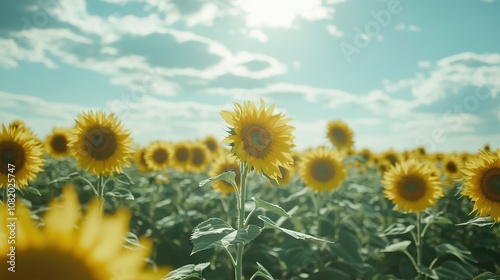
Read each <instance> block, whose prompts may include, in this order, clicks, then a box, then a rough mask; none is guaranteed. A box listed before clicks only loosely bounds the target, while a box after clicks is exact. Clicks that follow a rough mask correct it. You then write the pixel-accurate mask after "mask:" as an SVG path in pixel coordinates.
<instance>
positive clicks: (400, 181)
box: [382, 160, 444, 213]
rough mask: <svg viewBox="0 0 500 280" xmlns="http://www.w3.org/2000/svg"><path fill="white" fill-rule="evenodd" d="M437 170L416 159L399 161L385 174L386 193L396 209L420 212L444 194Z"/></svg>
mask: <svg viewBox="0 0 500 280" xmlns="http://www.w3.org/2000/svg"><path fill="white" fill-rule="evenodd" d="M435 172H436V171H435V168H434V167H433V166H431V165H429V164H426V163H422V162H418V161H416V160H409V161H405V162H402V163H397V164H396V165H395V166H393V167H391V169H390V170H388V171H387V172H385V174H384V178H383V180H382V183H383V184H384V186H385V189H384V195H385V197H386V198H387V199H389V200H391V201H392V202H394V204H396V209H402V210H404V211H406V212H414V213H420V211H422V210H424V209H427V208H428V207H430V206H432V205H434V204H436V202H437V201H438V200H439V199H440V198H441V197H442V196H443V195H444V193H443V189H442V188H441V186H440V185H439V179H438V178H437V176H436V175H435Z"/></svg>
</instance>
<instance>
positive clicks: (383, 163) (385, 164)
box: [377, 159, 392, 175]
mask: <svg viewBox="0 0 500 280" xmlns="http://www.w3.org/2000/svg"><path fill="white" fill-rule="evenodd" d="M391 166H392V164H391V162H390V161H388V160H386V159H382V160H380V161H378V162H377V171H378V172H379V173H380V175H384V173H385V172H386V171H387V170H389V169H391Z"/></svg>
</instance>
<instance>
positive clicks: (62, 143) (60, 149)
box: [45, 128, 71, 158]
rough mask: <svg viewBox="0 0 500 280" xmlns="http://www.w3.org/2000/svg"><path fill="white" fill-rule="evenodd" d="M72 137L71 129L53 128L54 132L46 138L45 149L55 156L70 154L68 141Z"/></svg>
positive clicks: (60, 156)
mask: <svg viewBox="0 0 500 280" xmlns="http://www.w3.org/2000/svg"><path fill="white" fill-rule="evenodd" d="M70 138H71V130H69V129H65V128H53V129H52V134H50V135H48V136H47V138H45V151H46V152H47V154H48V155H50V156H52V157H53V158H62V157H66V156H69V154H70V153H69V147H68V142H69V139H70Z"/></svg>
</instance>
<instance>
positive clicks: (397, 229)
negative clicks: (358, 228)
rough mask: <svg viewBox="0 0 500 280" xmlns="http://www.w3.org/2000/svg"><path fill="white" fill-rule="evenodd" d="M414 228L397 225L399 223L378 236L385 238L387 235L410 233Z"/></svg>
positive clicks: (412, 226)
mask: <svg viewBox="0 0 500 280" xmlns="http://www.w3.org/2000/svg"><path fill="white" fill-rule="evenodd" d="M414 228H415V226H414V225H409V226H405V225H403V224H399V223H397V224H392V225H390V226H389V227H388V228H387V229H386V230H384V232H382V234H380V235H381V236H387V235H400V234H405V233H408V232H410V231H411V230H413V229H414Z"/></svg>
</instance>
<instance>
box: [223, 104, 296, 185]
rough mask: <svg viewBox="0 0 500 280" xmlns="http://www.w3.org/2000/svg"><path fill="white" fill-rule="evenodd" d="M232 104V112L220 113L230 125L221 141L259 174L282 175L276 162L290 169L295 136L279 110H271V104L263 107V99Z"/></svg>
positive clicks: (287, 120)
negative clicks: (233, 109) (258, 101)
mask: <svg viewBox="0 0 500 280" xmlns="http://www.w3.org/2000/svg"><path fill="white" fill-rule="evenodd" d="M234 107H235V112H234V113H233V112H228V111H224V110H223V111H221V113H220V114H221V116H222V118H224V120H225V121H226V122H227V123H228V124H229V125H230V128H229V133H230V135H229V136H227V137H226V138H225V139H224V140H223V143H225V144H228V145H230V146H231V153H233V154H234V155H235V156H236V157H237V158H238V159H239V160H240V161H241V162H246V163H247V164H248V169H249V170H251V169H252V168H254V169H255V171H256V172H257V173H258V174H261V175H263V174H266V175H268V176H269V177H271V178H274V179H276V178H277V177H278V176H280V175H281V172H280V169H279V166H282V167H283V168H286V169H290V164H292V163H293V159H292V156H291V152H292V148H293V147H294V143H293V139H294V138H295V137H294V136H293V135H292V132H293V130H294V129H295V128H294V127H293V126H291V125H288V122H289V121H290V119H289V118H285V115H284V114H282V113H278V114H273V112H274V104H273V105H271V106H270V107H269V108H267V109H266V108H265V104H264V101H263V100H262V99H261V100H260V107H259V108H256V107H255V105H254V104H253V103H251V102H247V103H244V104H243V106H242V105H240V104H234Z"/></svg>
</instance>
